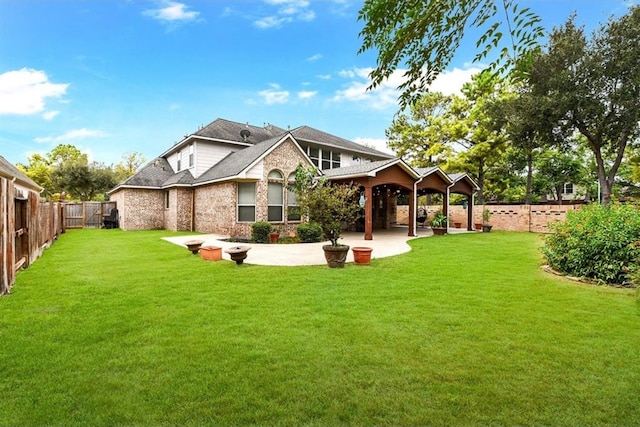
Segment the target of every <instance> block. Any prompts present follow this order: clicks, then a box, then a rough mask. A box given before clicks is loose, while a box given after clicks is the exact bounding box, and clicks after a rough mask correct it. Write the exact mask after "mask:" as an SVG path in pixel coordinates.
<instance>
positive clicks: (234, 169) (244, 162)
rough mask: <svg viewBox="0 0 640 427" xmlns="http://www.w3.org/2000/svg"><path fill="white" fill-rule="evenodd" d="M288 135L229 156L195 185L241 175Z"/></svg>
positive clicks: (214, 166)
mask: <svg viewBox="0 0 640 427" xmlns="http://www.w3.org/2000/svg"><path fill="white" fill-rule="evenodd" d="M286 135H287V134H285V135H282V136H278V137H275V138H270V139H267V140H266V141H262V142H260V143H258V144H256V145H253V146H251V147H247V148H245V149H243V150H239V151H236V152H234V153H231V154H229V155H228V156H227V157H225V158H224V159H222V160H220V161H219V162H218V163H216V164H215V165H213V166H212V167H211V168H210V169H209V170H208V171H206V172H205V173H203V174H202V175H200V176H199V177H198V178H197V179H196V180H195V182H194V183H195V184H196V185H197V184H205V183H208V182H214V181H220V180H222V179H224V178H232V177H236V176H238V175H240V174H241V173H242V172H244V171H245V170H246V169H247V168H248V167H249V166H251V165H252V164H253V163H254V162H255V161H257V160H258V159H260V157H262V156H263V155H264V154H265V153H266V152H268V151H269V150H270V149H271V148H273V147H274V146H275V145H277V144H278V143H280V142H281V141H282V140H283V139H284V138H285V137H286Z"/></svg>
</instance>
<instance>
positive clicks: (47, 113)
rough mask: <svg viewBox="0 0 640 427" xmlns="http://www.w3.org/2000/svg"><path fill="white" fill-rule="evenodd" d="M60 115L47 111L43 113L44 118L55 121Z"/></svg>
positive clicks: (57, 112)
mask: <svg viewBox="0 0 640 427" xmlns="http://www.w3.org/2000/svg"><path fill="white" fill-rule="evenodd" d="M58 114H60V111H46V112H44V113H42V118H43V119H45V120H53V118H54V117H56V116H57V115H58Z"/></svg>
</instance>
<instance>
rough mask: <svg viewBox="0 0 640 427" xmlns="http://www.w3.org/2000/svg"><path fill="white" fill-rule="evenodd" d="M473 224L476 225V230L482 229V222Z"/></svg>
mask: <svg viewBox="0 0 640 427" xmlns="http://www.w3.org/2000/svg"><path fill="white" fill-rule="evenodd" d="M474 226H475V227H476V230H482V223H481V222H476V223H475V224H474Z"/></svg>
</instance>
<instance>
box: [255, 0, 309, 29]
mask: <svg viewBox="0 0 640 427" xmlns="http://www.w3.org/2000/svg"><path fill="white" fill-rule="evenodd" d="M265 3H266V4H267V5H269V6H276V7H277V8H278V9H277V10H276V11H275V13H273V14H270V15H267V16H264V17H261V18H259V19H256V20H255V21H254V22H253V25H254V26H256V27H257V28H260V29H267V28H277V27H281V26H282V25H283V24H289V23H291V22H294V21H305V22H308V21H313V20H314V19H315V18H316V14H315V12H314V11H313V10H311V9H309V5H310V4H311V2H309V1H308V0H265Z"/></svg>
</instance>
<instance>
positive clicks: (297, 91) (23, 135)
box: [0, 0, 630, 164]
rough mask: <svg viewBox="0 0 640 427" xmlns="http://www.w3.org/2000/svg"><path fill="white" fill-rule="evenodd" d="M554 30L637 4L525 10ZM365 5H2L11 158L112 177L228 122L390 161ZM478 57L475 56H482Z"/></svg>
mask: <svg viewBox="0 0 640 427" xmlns="http://www.w3.org/2000/svg"><path fill="white" fill-rule="evenodd" d="M519 3H520V5H521V6H523V7H525V6H528V7H531V8H532V9H533V10H534V11H535V12H537V13H538V14H539V15H540V16H541V17H542V19H543V24H544V25H545V27H546V28H548V29H551V28H552V27H553V26H557V25H561V24H562V23H563V22H564V21H565V20H566V19H567V17H568V16H569V15H570V13H571V12H573V11H575V12H576V13H577V22H578V23H580V24H584V25H585V26H586V27H587V28H588V29H594V28H596V27H597V26H598V23H600V22H605V21H606V19H607V18H608V17H609V16H611V15H620V14H622V13H625V12H626V10H627V8H628V6H629V4H630V1H629V0H536V1H533V0H530V1H529V0H521V1H520V2H519ZM361 6H362V1H350V0H235V1H194V0H176V1H168V0H159V1H156V0H153V1H138V0H136V1H126V0H120V1H117V0H112V1H107V0H102V1H97V0H94V1H82V0H75V1H70V0H67V1H57V0H40V1H32V0H2V1H0V155H2V156H3V157H5V158H6V159H7V160H9V161H10V162H12V163H18V162H20V163H26V162H27V158H28V156H29V155H31V154H32V153H36V152H40V153H46V152H48V151H49V150H51V149H52V148H53V147H55V146H56V145H58V144H61V143H64V144H67V143H68V144H73V145H75V146H76V147H78V148H79V149H80V150H82V151H83V152H87V153H89V155H90V158H91V159H92V160H96V161H100V162H104V163H107V164H112V163H113V164H115V163H117V162H119V161H120V160H121V158H122V155H123V154H124V153H126V152H131V151H136V152H141V153H142V154H143V155H144V156H145V157H146V158H147V159H149V160H150V159H152V158H154V157H155V156H157V155H159V154H161V153H162V152H163V151H165V150H166V149H167V148H169V147H170V146H171V145H173V144H174V143H175V142H177V141H179V140H181V139H182V138H183V137H184V136H185V135H186V134H190V133H192V132H195V131H196V130H197V129H198V128H199V127H200V126H202V125H206V124H208V123H210V122H211V121H213V120H214V119H216V118H218V117H221V118H225V119H229V120H233V121H238V122H249V123H250V124H252V125H263V124H265V123H272V124H275V125H278V126H280V127H283V128H287V127H288V126H290V127H291V128H295V127H297V126H301V125H308V126H312V127H315V128H318V129H321V130H323V131H326V132H329V133H332V134H334V135H338V136H341V137H344V138H347V139H350V140H353V141H356V142H364V143H367V144H370V145H372V146H375V147H377V148H379V149H383V150H384V149H386V148H385V147H386V146H385V142H384V131H385V129H386V128H387V127H389V125H390V124H391V121H392V119H393V115H394V114H395V113H396V112H397V109H398V106H397V102H396V99H397V96H398V93H397V92H396V90H395V87H396V86H397V84H398V83H399V75H400V73H398V75H396V76H393V78H392V79H391V80H390V81H389V82H387V83H386V84H385V85H383V86H382V87H380V88H379V89H376V90H375V91H370V92H366V91H365V88H366V86H367V84H368V80H367V74H368V72H369V71H370V69H371V67H373V66H374V65H375V60H376V58H375V52H367V53H365V54H361V55H358V54H357V51H358V49H359V47H360V44H361V40H360V39H359V37H358V33H359V32H360V30H361V29H362V25H363V24H362V22H358V21H357V14H358V10H359V9H360V7H361ZM472 44H473V43H470V45H472ZM473 55H474V53H473V52H472V51H471V50H470V49H466V48H465V47H464V46H463V49H461V50H460V51H459V52H458V54H457V55H456V57H455V59H454V62H453V63H452V64H451V67H450V68H449V69H448V70H447V72H446V73H444V74H443V75H442V76H441V78H440V79H439V80H438V81H437V82H436V84H435V85H434V89H435V90H441V91H444V92H448V93H451V92H455V91H456V90H458V89H459V87H460V86H461V85H462V83H464V82H465V81H467V80H468V79H469V77H470V75H472V74H473V73H475V72H477V71H478V70H479V65H478V64H470V63H469V61H470V60H471V59H472V58H473Z"/></svg>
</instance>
